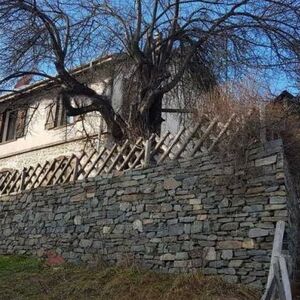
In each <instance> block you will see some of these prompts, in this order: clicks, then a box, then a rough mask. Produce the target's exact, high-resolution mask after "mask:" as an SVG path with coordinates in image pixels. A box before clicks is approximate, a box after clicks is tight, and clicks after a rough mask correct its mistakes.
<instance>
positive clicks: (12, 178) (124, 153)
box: [0, 114, 241, 195]
mask: <svg viewBox="0 0 300 300" xmlns="http://www.w3.org/2000/svg"><path fill="white" fill-rule="evenodd" d="M233 122H236V123H240V122H241V119H240V118H238V117H237V116H236V115H235V114H232V115H231V117H230V118H229V119H228V120H227V122H226V123H223V122H220V121H219V120H218V118H213V119H212V120H211V119H210V118H208V117H207V116H204V115H203V116H202V118H201V119H200V120H199V122H198V123H196V124H195V126H194V127H193V128H189V129H187V128H181V129H180V130H179V131H178V133H177V134H176V135H172V134H171V133H170V132H166V133H165V134H163V135H162V136H157V135H152V136H151V137H150V138H149V139H148V140H143V139H142V138H139V139H138V140H137V141H136V143H135V144H130V143H129V142H128V141H125V142H124V143H123V145H117V144H115V145H113V147H111V148H105V147H103V148H102V149H100V151H99V152H97V151H91V152H84V151H83V152H81V153H80V154H79V155H78V154H77V155H75V154H73V155H71V156H69V157H66V156H60V157H57V158H55V159H53V160H52V161H46V162H45V163H44V164H37V165H36V166H29V167H26V168H23V170H12V169H9V170H2V171H0V194H1V195H4V194H11V193H16V192H21V191H24V190H31V189H34V188H37V187H40V186H49V185H55V184H61V183H68V182H74V181H76V180H82V179H86V178H89V177H94V176H98V175H101V174H105V173H111V172H121V171H124V170H130V169H136V168H143V167H147V166H149V165H150V164H151V165H156V164H160V163H162V162H164V161H166V160H175V159H180V158H185V157H194V156H196V155H198V154H199V153H210V152H212V151H213V150H214V149H215V147H216V146H217V144H218V143H219V142H220V141H221V140H222V138H228V137H229V136H230V134H231V133H232V132H230V130H229V127H230V125H232V123H233ZM235 128H236V126H235Z"/></svg>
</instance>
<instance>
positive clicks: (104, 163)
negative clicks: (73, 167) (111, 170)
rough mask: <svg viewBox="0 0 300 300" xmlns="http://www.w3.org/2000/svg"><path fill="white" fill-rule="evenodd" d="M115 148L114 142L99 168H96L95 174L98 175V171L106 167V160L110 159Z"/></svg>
mask: <svg viewBox="0 0 300 300" xmlns="http://www.w3.org/2000/svg"><path fill="white" fill-rule="evenodd" d="M116 149H117V144H115V145H114V146H113V147H112V148H111V150H110V152H109V153H108V155H107V156H106V158H105V159H104V161H103V163H102V165H101V166H100V168H99V169H98V170H97V173H96V176H98V175H100V173H101V172H102V171H103V169H104V168H105V167H106V164H107V162H108V161H109V160H110V158H111V157H112V155H113V153H114V152H115V150H116Z"/></svg>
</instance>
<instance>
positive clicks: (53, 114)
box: [45, 99, 78, 129]
mask: <svg viewBox="0 0 300 300" xmlns="http://www.w3.org/2000/svg"><path fill="white" fill-rule="evenodd" d="M77 120H78V117H73V116H67V112H66V108H65V106H64V105H63V103H62V101H61V100H60V99H58V100H56V101H53V102H52V103H51V104H50V105H49V106H48V112H47V118H46V124H45V127H46V128H47V129H52V128H55V127H60V126H64V125H68V124H73V123H75V122H76V121H77Z"/></svg>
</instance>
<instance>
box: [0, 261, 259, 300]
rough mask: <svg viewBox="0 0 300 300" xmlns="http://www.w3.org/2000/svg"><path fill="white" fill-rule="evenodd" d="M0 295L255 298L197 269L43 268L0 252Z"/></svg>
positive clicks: (171, 299) (174, 299) (145, 299)
mask: <svg viewBox="0 0 300 300" xmlns="http://www.w3.org/2000/svg"><path fill="white" fill-rule="evenodd" d="M24 266H25V267H24ZM26 266H27V267H26ZM26 268H27V269H26ZM0 299H3V300H4V299H55V300H56V299H64V300H66V299H76V300H77V299H110V300H115V299H121V300H127V299H128V300H129V299H142V300H154V299H155V300H160V299H161V300H178V299H203V300H204V299H205V300H209V299H215V300H216V299H218V300H221V299H222V300H226V299H227V300H242V299H259V294H258V293H257V292H256V291H254V290H251V289H249V288H247V287H245V286H242V285H237V284H229V283H226V282H224V281H223V280H221V279H220V278H216V277H209V276H202V275H201V274H186V275H170V274H160V273H154V272H151V271H145V270H142V269H139V268H137V267H127V268H121V267H110V268H108V267H94V268H88V267H83V266H71V265H65V266H61V267H57V268H46V267H43V266H42V264H41V263H39V262H38V261H36V260H33V259H27V258H21V259H20V258H15V257H8V258H7V257H6V258H5V257H1V256H0Z"/></svg>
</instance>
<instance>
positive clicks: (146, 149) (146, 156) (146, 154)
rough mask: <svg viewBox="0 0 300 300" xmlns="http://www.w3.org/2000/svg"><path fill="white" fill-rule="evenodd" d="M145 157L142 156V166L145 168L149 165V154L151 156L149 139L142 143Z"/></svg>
mask: <svg viewBox="0 0 300 300" xmlns="http://www.w3.org/2000/svg"><path fill="white" fill-rule="evenodd" d="M144 147H145V155H144V164H143V167H144V168H147V167H148V166H149V163H150V154H151V141H150V138H149V139H147V140H146V141H145V142H144Z"/></svg>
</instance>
